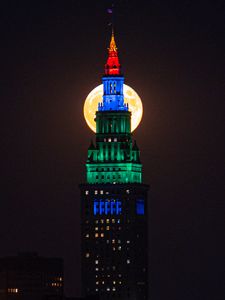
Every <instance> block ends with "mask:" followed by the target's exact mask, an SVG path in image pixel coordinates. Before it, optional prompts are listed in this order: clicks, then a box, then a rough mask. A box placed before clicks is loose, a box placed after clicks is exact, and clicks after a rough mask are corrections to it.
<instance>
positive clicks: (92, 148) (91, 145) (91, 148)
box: [88, 140, 95, 150]
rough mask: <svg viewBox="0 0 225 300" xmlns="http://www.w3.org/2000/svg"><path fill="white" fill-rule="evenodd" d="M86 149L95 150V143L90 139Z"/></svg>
mask: <svg viewBox="0 0 225 300" xmlns="http://www.w3.org/2000/svg"><path fill="white" fill-rule="evenodd" d="M88 150H95V145H94V143H93V141H92V140H91V143H90V146H89V147H88Z"/></svg>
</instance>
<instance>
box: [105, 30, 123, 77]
mask: <svg viewBox="0 0 225 300" xmlns="http://www.w3.org/2000/svg"><path fill="white" fill-rule="evenodd" d="M105 75H120V63H119V57H118V51H117V47H116V42H115V37H114V32H113V31H112V36H111V41H110V44H109V48H108V59H107V62H106V64H105Z"/></svg>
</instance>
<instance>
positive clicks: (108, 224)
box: [80, 33, 148, 300]
mask: <svg viewBox="0 0 225 300" xmlns="http://www.w3.org/2000/svg"><path fill="white" fill-rule="evenodd" d="M102 82H103V100H102V102H101V103H99V105H98V111H97V112H96V119H95V120H96V138H95V142H94V143H93V142H91V145H90V147H89V149H88V158H87V162H86V175H87V176H86V180H87V182H86V183H85V184H81V185H80V190H81V224H82V225H81V234H82V292H83V295H84V296H92V295H93V296H97V297H99V299H138V300H139V299H148V245H147V206H148V205H147V192H148V185H145V184H143V183H142V164H141V162H140V151H139V148H138V146H137V144H136V142H134V141H133V140H132V134H131V112H130V111H129V107H128V105H127V104H125V103H124V94H123V84H124V77H123V75H122V73H121V66H120V63H119V58H118V51H117V47H116V43H115V38H114V33H112V36H111V41H110V46H109V48H108V59H107V62H106V64H105V74H104V76H103V78H102Z"/></svg>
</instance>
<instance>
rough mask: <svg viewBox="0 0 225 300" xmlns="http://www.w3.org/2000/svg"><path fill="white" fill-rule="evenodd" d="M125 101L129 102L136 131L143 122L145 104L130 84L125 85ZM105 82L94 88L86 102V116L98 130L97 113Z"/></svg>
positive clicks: (132, 127) (133, 128)
mask: <svg viewBox="0 0 225 300" xmlns="http://www.w3.org/2000/svg"><path fill="white" fill-rule="evenodd" d="M123 92H124V102H125V103H128V106H129V111H130V112H131V131H134V130H135V129H136V128H137V127H138V125H139V123H140V122H141V118H142V114H143V106H142V102H141V98H140V97H139V96H138V94H137V93H136V92H135V90H133V89H132V88H131V87H130V86H128V85H126V84H124V85H123ZM102 96H103V84H100V85H98V86H97V87H96V88H94V89H93V90H92V91H91V92H90V93H89V94H88V96H87V98H86V100H85V103H84V118H85V120H86V122H87V124H88V126H89V127H90V128H91V130H93V131H94V132H96V125H95V113H96V111H97V110H98V103H99V102H102Z"/></svg>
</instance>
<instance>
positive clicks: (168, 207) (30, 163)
mask: <svg viewBox="0 0 225 300" xmlns="http://www.w3.org/2000/svg"><path fill="white" fill-rule="evenodd" d="M2 2H3V1H2ZM2 2H1V4H0V40H1V46H0V54H1V55H0V74H1V80H0V99H1V118H0V119H1V126H0V134H1V147H0V158H1V178H2V179H1V184H0V186H1V189H0V241H1V247H0V256H5V255H14V254H16V253H17V252H18V251H37V252H39V253H40V254H41V255H44V256H59V257H63V258H64V261H65V275H66V279H65V280H66V292H67V294H68V295H79V294H80V275H79V274H80V212H79V210H80V199H79V189H78V184H79V183H81V182H84V180H85V167H84V164H85V160H86V155H87V147H88V146H89V142H90V139H91V138H93V137H94V135H93V134H92V132H91V131H90V130H89V129H88V127H87V126H86V124H85V121H84V118H83V113H82V109H83V104H84V100H85V98H86V96H87V94H88V93H89V92H90V91H91V90H92V89H93V88H94V87H95V86H97V85H98V84H100V83H101V76H102V74H103V67H104V63H105V61H106V56H107V51H106V49H107V46H108V43H109V38H110V29H109V27H108V26H107V23H108V22H109V18H108V16H107V13H106V8H107V5H108V3H109V2H110V1H103V0H98V1H80V0H65V1H38V2H36V1H30V2H27V3H26V4H25V2H23V1H4V2H5V3H4V4H3V3H2ZM115 2H116V1H115ZM116 6H117V11H116V17H115V19H116V41H117V45H118V47H119V53H120V61H121V63H122V65H123V72H124V74H125V79H126V83H127V84H128V85H130V86H132V87H133V88H134V89H135V90H136V91H137V92H138V94H139V95H140V96H141V98H142V101H143V105H144V118H143V120H142V123H141V125H140V126H139V127H138V129H137V130H136V131H135V132H134V138H135V139H136V140H137V142H138V145H139V147H140V149H141V157H142V163H143V166H144V182H145V183H149V184H150V185H151V191H150V194H149V201H150V211H149V229H150V231H149V241H150V246H149V258H150V271H151V274H150V279H151V284H150V285H151V299H152V300H162V299H173V300H178V299H179V300H180V299H182V300H190V299H191V300H195V299H196V300H197V299H198V300H208V299H210V300H217V299H224V291H225V254H224V253H225V243H224V241H225V233H224V232H225V231H224V228H225V224H224V217H225V210H224V179H223V177H224V169H225V168H224V166H225V164H224V146H223V143H224V134H225V132H224V131H225V130H224V115H225V109H224V108H225V105H224V102H225V97H224V96H225V76H224V72H225V42H224V41H225V5H224V1H216V0H214V1H191V0H189V1H188V0H182V1H168V0H167V1H166V0H165V1H163V0H149V1H141V0H140V1H135V0H133V1H132V0H131V1H129V0H120V1H117V2H116Z"/></svg>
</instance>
